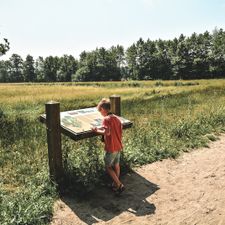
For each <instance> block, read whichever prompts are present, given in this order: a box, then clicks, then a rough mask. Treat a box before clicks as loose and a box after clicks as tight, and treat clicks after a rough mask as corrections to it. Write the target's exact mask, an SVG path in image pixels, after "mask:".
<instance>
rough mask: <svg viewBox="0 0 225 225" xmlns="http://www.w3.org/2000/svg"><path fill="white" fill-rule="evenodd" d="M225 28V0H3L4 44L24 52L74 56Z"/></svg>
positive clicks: (1, 29)
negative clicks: (103, 48)
mask: <svg viewBox="0 0 225 225" xmlns="http://www.w3.org/2000/svg"><path fill="white" fill-rule="evenodd" d="M216 27H217V28H222V29H223V30H225V0H0V42H2V40H3V38H7V39H8V40H9V42H10V51H8V52H7V54H6V55H5V56H2V57H0V60H2V59H3V60H4V59H7V58H9V57H10V56H11V55H12V54H14V53H16V54H19V55H20V56H21V57H22V58H24V59H25V57H26V56H27V55H28V54H30V55H32V56H33V57H34V58H35V59H36V58H37V57H38V56H43V57H47V56H50V55H52V56H63V55H64V54H68V55H73V56H74V57H75V58H77V59H78V58H79V55H80V53H81V52H82V51H84V50H85V51H92V50H95V49H96V48H100V47H105V48H106V49H108V48H110V47H111V46H116V45H118V44H119V45H122V46H124V48H125V49H126V48H127V47H129V46H130V45H131V44H133V43H135V42H136V41H137V40H138V39H139V38H143V39H144V40H147V39H148V38H149V39H151V40H157V39H163V40H168V39H173V38H175V37H179V36H180V34H184V35H185V36H190V35H191V34H192V33H194V32H196V33H203V32H205V31H206V30H207V31H209V32H212V31H213V30H214V29H215V28H216Z"/></svg>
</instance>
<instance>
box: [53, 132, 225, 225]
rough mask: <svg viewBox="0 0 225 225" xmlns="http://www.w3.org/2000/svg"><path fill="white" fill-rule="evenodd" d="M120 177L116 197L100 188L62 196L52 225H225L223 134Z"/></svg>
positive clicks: (224, 142)
mask: <svg viewBox="0 0 225 225" xmlns="http://www.w3.org/2000/svg"><path fill="white" fill-rule="evenodd" d="M123 182H124V184H126V187H127V189H126V191H125V192H124V194H123V195H122V196H121V197H119V198H118V197H115V196H114V195H113V193H112V192H111V191H110V190H108V189H107V188H105V187H102V188H101V189H99V190H96V191H95V192H94V193H93V194H92V195H91V196H88V197H87V199H85V200H82V201H81V200H78V199H76V198H69V197H64V198H63V199H61V200H59V201H58V202H57V203H56V204H55V213H54V217H53V221H52V223H51V225H75V224H76V225H77V224H115V225H117V224H133V225H134V224H135V225H136V224H137V225H143V224H146V225H147V224H157V225H158V224H170V225H178V224H180V225H184V224H190V225H194V224H198V225H199V224H202V225H206V224H210V225H216V224H218V225H225V135H221V136H220V140H218V141H216V142H212V143H210V148H202V149H198V150H194V151H192V152H190V153H184V154H182V156H180V157H179V158H178V159H177V160H170V159H167V160H163V161H161V162H156V163H153V164H149V165H145V166H143V167H141V168H138V169H136V170H135V171H134V173H131V174H127V175H126V176H125V177H123Z"/></svg>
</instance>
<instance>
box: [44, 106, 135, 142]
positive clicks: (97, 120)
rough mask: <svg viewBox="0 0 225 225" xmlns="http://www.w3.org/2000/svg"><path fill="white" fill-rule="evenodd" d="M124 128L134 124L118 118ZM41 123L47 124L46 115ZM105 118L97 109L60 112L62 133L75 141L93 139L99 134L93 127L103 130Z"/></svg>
mask: <svg viewBox="0 0 225 225" xmlns="http://www.w3.org/2000/svg"><path fill="white" fill-rule="evenodd" d="M118 118H119V119H120V121H121V123H122V125H123V128H124V129H125V128H129V127H131V126H132V122H131V121H130V120H127V119H125V118H123V117H118ZM40 120H41V122H46V115H45V114H43V115H41V117H40ZM102 120H103V116H102V115H101V113H100V112H99V111H98V110H97V108H96V107H92V108H85V109H78V110H72V111H66V112H60V123H61V128H62V133H64V134H66V135H68V136H70V137H71V138H73V139H74V140H79V139H83V138H88V137H93V136H96V135H97V134H96V133H94V132H93V131H92V128H93V127H97V128H101V126H102Z"/></svg>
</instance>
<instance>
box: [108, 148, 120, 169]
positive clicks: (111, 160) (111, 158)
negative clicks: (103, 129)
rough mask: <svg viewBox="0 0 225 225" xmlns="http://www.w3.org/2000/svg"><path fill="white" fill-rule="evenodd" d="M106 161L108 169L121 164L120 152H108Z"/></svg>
mask: <svg viewBox="0 0 225 225" xmlns="http://www.w3.org/2000/svg"><path fill="white" fill-rule="evenodd" d="M104 161H105V166H106V167H110V166H114V165H115V164H117V163H120V151H119V152H106V153H105V157H104Z"/></svg>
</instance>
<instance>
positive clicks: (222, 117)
mask: <svg viewBox="0 0 225 225" xmlns="http://www.w3.org/2000/svg"><path fill="white" fill-rule="evenodd" d="M113 94H117V95H120V96H121V100H122V102H121V104H122V105H121V106H122V116H124V117H125V118H128V119H130V120H131V121H132V122H133V124H134V125H133V127H132V128H131V129H127V130H124V134H123V142H124V151H123V156H122V167H123V171H124V173H125V172H126V171H127V170H128V169H129V168H134V167H137V166H140V165H143V164H147V163H152V162H154V161H157V160H162V159H164V158H176V157H177V156H178V155H179V154H181V153H182V152H184V151H185V152H186V151H191V150H192V149H193V148H198V147H201V146H207V144H208V143H209V141H215V140H216V139H217V138H218V137H217V136H218V135H219V134H220V133H221V132H224V131H225V80H223V79H220V80H191V81H183V80H179V81H126V82H83V83H42V84H32V83H28V84H0V127H1V129H0V224H1V225H8V224H12V225H14V224H15V225H16V224H20V225H25V224H30V225H31V224H32V225H34V224H35V225H39V224H48V223H49V221H50V220H51V216H52V206H53V203H54V201H55V200H56V199H57V198H58V193H57V186H56V184H54V183H52V182H51V181H50V180H49V173H48V156H47V143H46V128H45V126H44V125H43V124H41V123H40V122H39V119H38V117H39V115H40V114H42V113H44V110H45V103H46V102H48V101H49V100H55V101H59V102H60V107H61V111H67V110H73V109H79V108H85V107H90V106H95V105H96V104H97V103H98V101H99V100H100V99H101V98H103V97H109V96H110V95H113ZM62 151H63V163H64V168H65V171H66V174H65V189H66V191H67V192H70V193H71V192H73V194H75V195H81V196H82V194H85V193H87V192H89V191H91V190H92V189H93V188H95V187H96V186H97V185H101V183H103V182H104V179H105V171H104V163H103V154H104V152H103V146H102V143H101V141H100V138H99V137H94V138H90V139H86V140H82V141H77V142H74V141H72V140H71V139H69V138H68V137H66V136H62Z"/></svg>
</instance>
